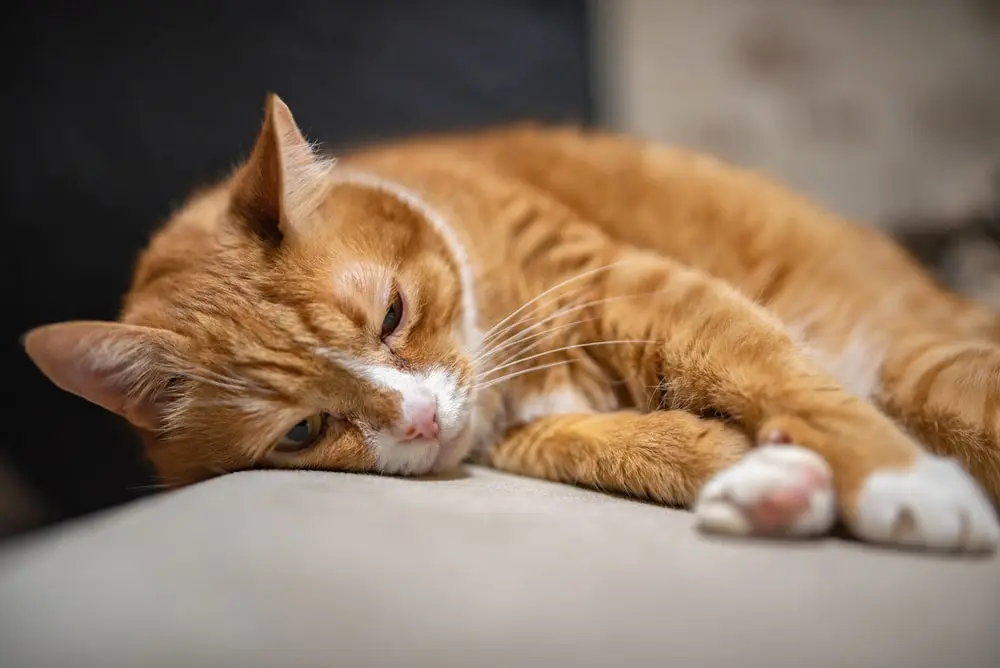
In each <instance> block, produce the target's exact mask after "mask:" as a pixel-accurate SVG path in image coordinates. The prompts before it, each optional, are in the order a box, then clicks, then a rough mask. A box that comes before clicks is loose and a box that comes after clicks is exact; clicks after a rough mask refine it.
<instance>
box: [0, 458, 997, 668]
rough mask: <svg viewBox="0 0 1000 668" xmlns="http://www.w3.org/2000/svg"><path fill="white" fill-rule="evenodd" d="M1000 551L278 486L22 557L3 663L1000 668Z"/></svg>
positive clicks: (665, 512)
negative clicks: (928, 550) (909, 550)
mask: <svg viewBox="0 0 1000 668" xmlns="http://www.w3.org/2000/svg"><path fill="white" fill-rule="evenodd" d="M998 657H1000V557H997V556H994V557H989V558H980V559H959V558H948V557H940V556H937V557H931V556H925V555H915V554H904V553H899V552H892V551H884V550H877V549H872V548H869V547H866V546H863V545H860V544H856V543H851V542H847V541H844V540H840V539H828V540H824V541H819V542H812V543H801V544H792V543H765V542H752V541H730V540H718V539H711V538H707V537H704V536H702V535H699V534H698V533H696V532H695V531H694V529H693V523H692V516H691V515H690V514H689V513H686V512H682V511H677V510H670V509H665V508H661V507H658V506H655V505H651V504H644V503H639V502H634V501H629V500H625V499H619V498H614V497H610V496H605V495H602V494H598V493H595V492H590V491H587V490H581V489H576V488H572V487H568V486H563V485H556V484H551V483H546V482H542V481H535V480H529V479H524V478H518V477H513V476H508V475H503V474H499V473H496V472H493V471H489V470H485V469H479V468H470V469H468V471H467V473H466V474H465V475H463V476H461V477H454V478H450V479H438V480H407V479H398V478H380V477H374V476H360V475H346V474H331V473H315V472H276V471H259V472H246V473H238V474H233V475H229V476H225V477H222V478H217V479H215V480H212V481H209V482H207V483H202V484H200V485H196V486H193V487H190V488H187V489H185V490H182V491H178V492H171V493H168V494H162V495H159V496H156V497H153V498H149V499H144V500H142V501H138V502H135V503H133V504H131V505H127V506H124V507H121V508H118V509H115V510H113V511H109V512H107V513H105V514H102V515H97V516H94V517H91V518H88V519H85V520H81V521H78V522H75V523H72V524H69V525H65V526H63V527H60V528H58V529H56V530H52V531H50V532H49V533H42V534H38V535H36V536H34V537H31V538H29V539H25V540H23V541H20V542H19V543H17V544H15V545H12V546H8V547H7V549H6V550H5V551H4V552H3V553H0V666H3V667H4V668H22V667H24V668H26V667H29V666H31V667H36V666H37V667H45V668H59V667H61V666H72V667H73V668H89V667H94V668H98V667H99V668H117V667H123V668H124V667H129V668H134V667H139V666H143V667H146V668H154V667H158V666H164V667H165V666H199V667H201V666H204V667H212V668H228V667H230V666H232V667H233V668H236V667H239V668H253V667H258V666H260V667H264V666H267V667H282V668H293V667H297V666H316V667H320V666H322V667H324V668H340V667H351V666H420V667H422V666H428V667H430V666H434V667H444V666H463V667H468V666H630V667H632V666H677V667H683V666H769V667H770V668H777V667H780V666H796V667H800V668H801V667H805V666H810V667H815V668H821V667H823V666H831V667H832V666H851V667H854V668H861V667H864V666H872V667H873V668H891V667H893V666H907V667H917V666H927V667H929V668H930V667H934V668H941V667H942V666H955V667H956V668H977V667H979V666H983V667H985V666H993V667H995V666H997V665H1000V664H998V662H997V661H998Z"/></svg>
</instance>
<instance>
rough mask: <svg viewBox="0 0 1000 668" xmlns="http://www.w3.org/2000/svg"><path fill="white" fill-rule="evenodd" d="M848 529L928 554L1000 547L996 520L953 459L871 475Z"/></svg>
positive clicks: (931, 459) (930, 458) (937, 459)
mask: <svg viewBox="0 0 1000 668" xmlns="http://www.w3.org/2000/svg"><path fill="white" fill-rule="evenodd" d="M850 528H851V529H852V531H853V532H854V533H855V534H856V535H857V536H858V537H859V538H862V539H864V540H869V541H873V542H878V543H885V544H890V545H900V546H906V547H917V548H923V549H928V550H944V551H958V552H992V551H993V550H995V549H996V548H997V545H998V544H1000V522H998V520H997V514H996V511H995V510H994V509H993V505H992V504H991V503H990V501H989V499H988V498H987V497H986V495H985V494H984V493H983V491H982V490H981V489H980V487H979V485H978V484H977V483H976V482H975V480H973V478H972V477H971V476H970V475H969V474H968V473H966V472H965V470H964V469H962V467H961V466H960V465H959V464H958V463H957V462H956V461H954V460H951V459H945V458H942V457H933V456H930V455H927V456H924V457H921V459H920V460H918V461H917V463H916V464H915V465H914V466H913V467H911V468H908V469H904V470H892V471H878V472H876V473H873V474H871V475H870V476H869V477H868V479H867V480H866V481H865V484H864V486H863V487H862V489H861V492H860V494H859V496H858V504H857V517H856V518H855V519H854V520H853V521H852V522H851V527H850Z"/></svg>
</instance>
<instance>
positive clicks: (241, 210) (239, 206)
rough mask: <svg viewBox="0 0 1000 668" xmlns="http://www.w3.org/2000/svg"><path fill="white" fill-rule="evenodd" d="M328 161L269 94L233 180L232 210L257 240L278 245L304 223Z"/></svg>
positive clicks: (325, 180) (319, 190) (324, 183)
mask: <svg viewBox="0 0 1000 668" xmlns="http://www.w3.org/2000/svg"><path fill="white" fill-rule="evenodd" d="M332 165H333V162H332V161H330V160H327V159H324V158H322V157H321V156H319V155H317V154H316V153H315V152H314V151H313V148H312V146H311V145H310V143H309V141H308V140H306V138H305V137H304V136H303V135H302V132H301V131H300V130H299V128H298V126H297V125H296V124H295V119H294V118H293V117H292V112H291V110H290V109H289V108H288V106H287V105H286V104H285V103H284V102H283V101H282V100H281V98H279V97H278V96H277V95H274V94H271V95H269V96H268V98H267V107H266V110H265V114H264V124H263V126H262V127H261V130H260V134H258V135H257V141H256V143H255V144H254V147H253V151H251V153H250V157H249V158H248V159H247V161H246V164H244V165H243V167H241V168H240V170H239V171H238V172H237V174H236V176H235V180H234V182H233V188H232V207H233V211H234V212H235V213H236V214H237V215H238V216H239V217H240V218H241V219H242V220H243V221H244V222H245V223H246V224H247V225H248V226H249V227H250V229H251V230H252V231H253V232H254V233H256V234H257V235H258V236H259V237H261V239H263V240H264V241H265V242H267V243H269V244H271V245H277V244H279V243H281V241H282V240H283V239H285V238H286V237H288V236H292V235H294V234H296V233H298V232H301V231H303V228H304V227H305V226H306V225H307V224H308V221H309V218H310V216H311V214H312V213H313V211H314V210H315V209H316V207H317V206H318V205H319V202H320V201H321V199H322V196H323V194H324V193H325V192H326V187H327V185H328V183H329V172H330V168H331V167H332Z"/></svg>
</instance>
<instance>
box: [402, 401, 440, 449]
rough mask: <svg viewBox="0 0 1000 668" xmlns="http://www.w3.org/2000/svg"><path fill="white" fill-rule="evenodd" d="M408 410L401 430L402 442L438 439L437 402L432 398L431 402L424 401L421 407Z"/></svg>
mask: <svg viewBox="0 0 1000 668" xmlns="http://www.w3.org/2000/svg"><path fill="white" fill-rule="evenodd" d="M408 408H410V410H408V411H406V413H407V414H406V416H405V417H404V419H403V423H402V425H401V428H400V432H401V434H402V440H404V441H413V440H416V439H418V438H437V437H438V432H439V431H440V428H439V427H438V421H437V402H435V401H434V399H433V398H431V399H430V400H429V401H422V402H420V404H419V405H417V406H412V407H408Z"/></svg>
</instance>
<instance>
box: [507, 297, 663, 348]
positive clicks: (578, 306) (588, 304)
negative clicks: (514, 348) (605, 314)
mask: <svg viewBox="0 0 1000 668" xmlns="http://www.w3.org/2000/svg"><path fill="white" fill-rule="evenodd" d="M660 292H662V289H661V290H648V291H646V292H637V293H633V294H630V295H615V296H612V297H602V298H601V299H594V300H591V301H589V302H584V303H583V304H575V305H572V306H567V307H565V308H562V309H560V310H558V311H556V312H555V313H552V314H551V315H549V316H548V317H546V318H543V319H542V320H540V321H538V322H536V323H535V324H534V325H531V326H530V327H527V328H525V329H524V330H522V331H521V332H519V333H518V334H516V335H515V336H514V337H512V340H517V338H518V337H520V336H523V335H524V334H526V333H528V332H530V331H532V330H534V329H537V328H538V327H541V326H542V325H544V324H545V323H546V322H549V321H551V320H554V319H556V318H559V317H561V316H564V315H569V314H571V313H575V312H577V311H582V310H584V309H588V308H590V307H592V306H599V305H601V304H607V303H609V302H614V301H620V300H622V299H634V298H636V297H645V296H649V295H655V294H658V293H660ZM594 319H599V317H598V318H594Z"/></svg>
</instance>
